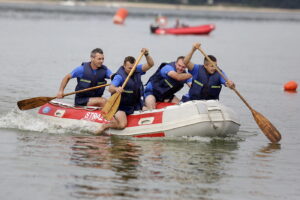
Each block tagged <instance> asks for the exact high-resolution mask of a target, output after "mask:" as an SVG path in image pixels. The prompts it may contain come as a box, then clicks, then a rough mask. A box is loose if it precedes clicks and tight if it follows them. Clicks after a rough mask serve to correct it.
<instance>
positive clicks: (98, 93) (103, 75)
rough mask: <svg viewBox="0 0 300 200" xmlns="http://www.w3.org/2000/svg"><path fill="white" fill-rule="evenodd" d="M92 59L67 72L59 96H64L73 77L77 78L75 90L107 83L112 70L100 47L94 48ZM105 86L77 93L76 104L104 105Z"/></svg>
mask: <svg viewBox="0 0 300 200" xmlns="http://www.w3.org/2000/svg"><path fill="white" fill-rule="evenodd" d="M90 58H91V61H90V62H84V63H82V64H81V65H80V66H78V67H77V68H75V69H74V70H73V71H72V72H71V73H70V74H67V75H66V76H65V77H64V78H63V80H62V81H61V84H60V88H59V91H58V94H57V98H63V96H64V89H65V87H66V85H67V84H68V82H69V80H70V79H72V78H77V86H76V88H75V91H78V90H83V89H86V88H90V87H94V86H98V85H102V84H105V83H106V80H105V79H109V78H110V76H111V74H112V72H111V70H110V69H108V68H107V67H106V66H105V65H103V61H104V55H103V51H102V50H101V49H100V48H96V49H94V50H92V52H91V55H90ZM104 90H105V87H102V88H99V89H95V90H90V91H87V92H82V93H77V94H76V96H75V105H79V106H99V107H103V106H104V104H105V103H106V99H105V98H103V97H102V95H103V93H104Z"/></svg>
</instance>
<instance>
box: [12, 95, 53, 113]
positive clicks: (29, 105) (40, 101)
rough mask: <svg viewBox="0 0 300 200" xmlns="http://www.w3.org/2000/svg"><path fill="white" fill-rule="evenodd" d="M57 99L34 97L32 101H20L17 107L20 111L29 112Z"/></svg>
mask: <svg viewBox="0 0 300 200" xmlns="http://www.w3.org/2000/svg"><path fill="white" fill-rule="evenodd" d="M55 98H56V97H34V98H31V99H24V100H21V101H18V102H17V105H18V107H19V109H20V110H29V109H33V108H37V107H40V106H42V105H44V104H45V103H48V102H49V101H51V100H53V99H55Z"/></svg>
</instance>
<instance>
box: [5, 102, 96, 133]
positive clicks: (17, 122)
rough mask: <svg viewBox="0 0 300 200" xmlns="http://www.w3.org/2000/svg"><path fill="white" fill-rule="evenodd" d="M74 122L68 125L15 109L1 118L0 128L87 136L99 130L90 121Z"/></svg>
mask: <svg viewBox="0 0 300 200" xmlns="http://www.w3.org/2000/svg"><path fill="white" fill-rule="evenodd" d="M73 121H74V122H73ZM73 121H71V120H70V122H67V123H66V121H64V120H61V119H56V118H52V117H47V118H46V117H44V116H41V115H38V114H37V113H35V112H32V111H20V110H19V109H17V108H14V109H12V110H11V111H9V112H8V113H6V114H4V115H2V116H0V128H9V129H19V130H22V131H35V132H47V133H51V134H66V133H71V134H87V133H91V132H92V131H94V130H96V128H97V125H94V124H91V123H90V122H88V121H83V120H73Z"/></svg>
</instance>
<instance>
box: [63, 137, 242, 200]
mask: <svg viewBox="0 0 300 200" xmlns="http://www.w3.org/2000/svg"><path fill="white" fill-rule="evenodd" d="M71 140H72V141H73V142H74V143H73V145H71V147H70V148H71V150H72V153H71V157H70V160H71V165H76V166H79V167H80V171H82V170H83V171H85V173H82V174H81V175H79V174H80V173H79V174H78V173H76V175H72V179H73V180H72V181H71V182H68V183H67V184H66V188H67V189H68V190H70V192H71V195H72V196H74V197H77V198H87V197H120V196H121V197H124V198H125V197H130V198H136V199H141V198H146V199H147V198H149V199H152V198H158V199H160V198H161V199H165V198H166V197H168V196H169V197H170V198H173V197H174V198H176V197H183V198H185V197H189V198H191V199H197V198H196V197H199V196H202V197H203V199H210V196H211V195H213V194H216V193H219V192H220V191H219V189H218V187H216V186H214V184H217V183H218V181H219V180H220V179H222V177H224V176H226V171H225V165H226V164H228V163H231V162H232V161H233V160H234V158H235V154H234V153H233V152H234V150H236V149H237V148H238V144H237V142H235V141H225V140H221V139H216V140H211V141H210V142H206V143H202V142H187V141H186V140H181V141H161V140H154V141H147V140H136V141H133V140H130V139H124V138H118V137H112V138H110V137H101V136H99V137H71Z"/></svg>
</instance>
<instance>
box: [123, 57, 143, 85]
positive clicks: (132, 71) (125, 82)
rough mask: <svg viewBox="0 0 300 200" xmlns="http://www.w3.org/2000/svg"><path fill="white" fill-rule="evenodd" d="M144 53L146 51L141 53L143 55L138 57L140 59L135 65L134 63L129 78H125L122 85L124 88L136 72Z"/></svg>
mask: <svg viewBox="0 0 300 200" xmlns="http://www.w3.org/2000/svg"><path fill="white" fill-rule="evenodd" d="M143 55H144V53H141V55H140V56H139V57H138V59H137V60H136V61H135V63H134V65H133V67H132V69H131V70H130V72H129V74H128V76H127V78H126V79H125V81H124V83H123V85H122V89H124V88H125V86H126V84H127V82H128V81H129V79H130V77H131V76H132V74H133V73H134V72H135V69H136V66H137V65H138V64H139V62H140V60H141V59H142V57H143Z"/></svg>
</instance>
